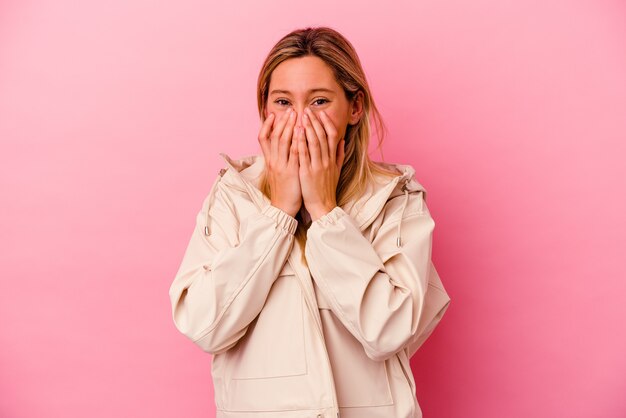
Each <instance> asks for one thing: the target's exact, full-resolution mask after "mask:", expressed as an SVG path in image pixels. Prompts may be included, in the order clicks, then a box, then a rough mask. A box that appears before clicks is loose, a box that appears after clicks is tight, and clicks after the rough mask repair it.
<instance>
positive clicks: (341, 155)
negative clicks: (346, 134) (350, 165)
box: [337, 138, 346, 172]
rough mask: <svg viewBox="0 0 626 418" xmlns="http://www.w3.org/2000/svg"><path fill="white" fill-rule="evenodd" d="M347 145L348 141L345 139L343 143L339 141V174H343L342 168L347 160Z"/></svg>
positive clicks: (342, 140)
mask: <svg viewBox="0 0 626 418" xmlns="http://www.w3.org/2000/svg"><path fill="white" fill-rule="evenodd" d="M345 144H346V140H345V139H343V138H342V139H341V141H339V145H338V146H337V148H338V149H337V168H338V169H339V172H341V167H343V159H344V158H345V154H346V150H345V149H344V147H345Z"/></svg>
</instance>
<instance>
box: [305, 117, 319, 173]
mask: <svg viewBox="0 0 626 418" xmlns="http://www.w3.org/2000/svg"><path fill="white" fill-rule="evenodd" d="M302 119H303V120H304V128H305V136H306V142H307V147H308V152H309V154H310V158H311V163H310V164H311V168H313V169H316V168H319V167H323V161H322V155H321V147H320V140H319V139H318V138H317V133H316V132H315V129H314V128H313V125H312V124H311V117H310V116H309V115H307V113H306V112H305V113H304V117H303V118H302Z"/></svg>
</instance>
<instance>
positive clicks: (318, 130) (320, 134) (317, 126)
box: [307, 108, 332, 166]
mask: <svg viewBox="0 0 626 418" xmlns="http://www.w3.org/2000/svg"><path fill="white" fill-rule="evenodd" d="M307 109H308V111H309V122H310V123H311V126H312V127H313V129H314V130H315V134H316V135H317V139H318V141H319V147H320V161H321V162H322V163H323V164H324V166H327V165H328V162H329V161H330V158H329V155H328V154H329V146H328V139H327V137H328V136H327V135H326V132H325V131H324V127H323V126H322V124H321V122H320V121H319V119H318V118H317V116H316V115H315V114H314V113H313V112H312V111H311V109H310V108H307ZM331 149H332V148H331Z"/></svg>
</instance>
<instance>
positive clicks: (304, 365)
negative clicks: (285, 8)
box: [169, 27, 450, 418]
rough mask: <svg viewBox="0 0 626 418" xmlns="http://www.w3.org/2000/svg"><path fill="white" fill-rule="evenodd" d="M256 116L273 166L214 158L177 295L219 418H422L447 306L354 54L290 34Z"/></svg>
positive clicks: (406, 176)
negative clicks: (416, 358)
mask: <svg viewBox="0 0 626 418" xmlns="http://www.w3.org/2000/svg"><path fill="white" fill-rule="evenodd" d="M258 106H259V114H260V116H261V122H262V126H261V128H260V132H259V136H258V140H259V142H260V145H261V149H262V153H263V154H262V155H249V156H246V157H242V158H239V159H233V158H231V157H229V156H227V155H226V154H224V153H220V155H221V156H222V157H223V158H224V161H225V167H224V168H222V169H221V170H220V173H219V175H216V179H215V182H214V183H213V186H212V188H211V191H210V193H209V194H208V196H207V197H206V198H205V200H204V202H203V204H202V208H201V210H200V212H199V213H198V215H197V219H196V226H195V229H194V230H193V233H192V236H191V240H190V242H189V245H188V247H187V250H186V252H185V255H184V258H183V261H182V264H181V266H180V268H179V270H178V273H177V274H176V277H175V279H174V281H173V283H172V284H171V287H170V290H169V295H170V299H171V303H172V314H173V319H174V323H175V325H176V327H177V329H178V330H179V331H180V332H181V333H183V334H184V335H185V336H187V337H188V338H189V339H191V340H192V341H193V342H194V343H195V344H197V345H198V346H199V347H201V348H202V349H203V350H204V351H206V352H208V353H210V354H212V355H213V358H212V369H211V373H212V377H213V383H214V387H215V403H216V407H217V415H216V416H217V417H218V418H244V417H245V418H253V417H254V418H256V417H259V418H260V417H263V418H320V417H325V418H338V417H342V418H353V417H354V418H374V417H377V418H379V417H380V418H383V417H384V418H396V417H397V418H400V417H403V418H404V417H406V418H408V417H421V416H422V413H421V409H420V407H419V404H418V402H417V399H416V391H415V381H414V377H413V374H412V372H411V367H410V363H409V359H410V358H411V356H412V355H413V354H414V353H415V352H416V350H417V349H418V348H419V346H420V345H421V344H422V343H423V342H424V341H425V340H426V338H428V336H429V335H430V334H431V333H432V331H433V330H434V328H435V327H436V325H437V324H438V323H439V321H440V320H441V318H442V316H443V314H444V313H445V311H446V310H447V308H448V306H449V303H450V298H449V296H448V294H447V293H446V291H445V288H444V287H443V285H442V283H441V280H440V279H439V276H438V274H437V271H436V269H435V267H434V265H433V263H432V261H431V248H432V233H433V228H434V226H435V223H434V221H433V219H432V217H431V216H430V212H429V210H428V208H427V206H426V190H425V189H424V187H423V186H422V185H421V184H420V183H419V182H418V181H417V180H416V178H415V169H414V168H413V167H412V166H411V165H408V164H392V163H384V162H378V163H376V162H373V161H371V160H370V159H369V157H368V153H367V151H368V143H369V138H370V117H373V116H376V118H377V120H378V121H380V120H381V118H380V115H379V114H378V112H377V110H376V106H375V105H374V101H373V99H372V96H371V93H370V89H369V86H368V84H367V81H366V78H365V74H364V72H363V69H362V68H361V65H360V61H359V59H358V56H357V54H356V52H355V50H354V48H353V46H352V45H351V44H350V43H349V42H348V40H346V39H345V38H344V37H343V36H342V35H341V34H339V33H338V32H337V31H335V30H333V29H331V28H327V27H317V28H306V29H301V30H296V31H293V32H291V33H289V34H287V35H286V36H284V37H283V38H282V39H281V40H280V41H279V42H278V43H277V44H276V45H275V46H274V48H273V49H272V50H271V51H270V53H269V55H268V57H267V59H266V60H265V63H264V64H263V67H262V69H261V73H260V75H259V79H258ZM379 138H380V137H379ZM379 144H380V142H379Z"/></svg>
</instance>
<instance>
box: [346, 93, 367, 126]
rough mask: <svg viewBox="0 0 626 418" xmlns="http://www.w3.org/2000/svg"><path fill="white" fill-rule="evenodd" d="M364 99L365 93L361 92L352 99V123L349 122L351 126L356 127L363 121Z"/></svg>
mask: <svg viewBox="0 0 626 418" xmlns="http://www.w3.org/2000/svg"><path fill="white" fill-rule="evenodd" d="M363 97H364V95H363V92H362V91H361V90H359V91H358V92H357V93H356V95H355V96H354V98H353V99H352V103H351V104H350V111H351V113H350V121H349V122H348V123H349V124H350V125H356V124H357V123H359V120H361V116H362V114H363Z"/></svg>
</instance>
